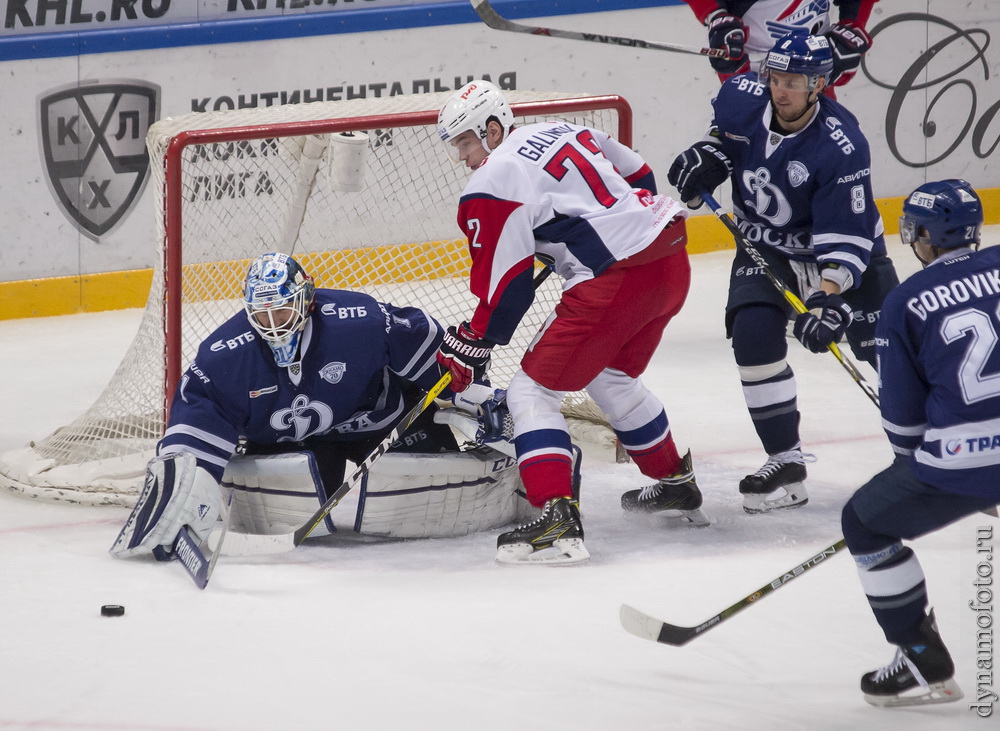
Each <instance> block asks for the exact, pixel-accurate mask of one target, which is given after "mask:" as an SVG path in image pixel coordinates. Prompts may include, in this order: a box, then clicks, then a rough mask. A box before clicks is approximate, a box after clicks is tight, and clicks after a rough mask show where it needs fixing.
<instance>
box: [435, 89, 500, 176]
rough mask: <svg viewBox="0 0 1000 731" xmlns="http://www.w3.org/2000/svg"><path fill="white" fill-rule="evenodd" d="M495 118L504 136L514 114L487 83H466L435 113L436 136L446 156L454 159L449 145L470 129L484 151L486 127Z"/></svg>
mask: <svg viewBox="0 0 1000 731" xmlns="http://www.w3.org/2000/svg"><path fill="white" fill-rule="evenodd" d="M490 119H496V120H497V122H499V123H500V126H501V127H503V131H504V134H507V133H508V132H510V130H511V128H512V127H513V126H514V113H513V112H512V111H511V109H510V105H509V104H508V103H507V99H506V98H504V95H503V92H501V91H500V89H499V88H497V87H496V85H495V84H492V83H491V82H489V81H484V80H482V79H479V80H476V81H470V82H469V83H468V84H466V85H465V86H463V87H462V88H461V89H459V90H458V91H456V92H455V93H454V94H452V95H451V96H450V97H449V98H448V101H447V102H445V105H444V106H443V107H441V111H440V112H439V113H438V137H440V138H441V141H442V142H444V143H445V146H446V147H447V149H448V154H449V155H451V157H452V159H454V160H457V159H458V157H457V152H456V150H455V146H454V145H452V144H451V142H452V141H453V140H454V139H455V138H456V137H458V136H459V135H460V134H462V133H463V132H468V131H469V130H472V131H473V132H475V133H476V136H477V137H478V138H479V140H480V142H482V145H483V148H484V149H485V150H486V152H490V148H489V146H488V145H487V144H486V132H487V128H486V125H487V123H488V122H489V121H490Z"/></svg>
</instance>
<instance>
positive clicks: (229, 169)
mask: <svg viewBox="0 0 1000 731" xmlns="http://www.w3.org/2000/svg"><path fill="white" fill-rule="evenodd" d="M447 96H448V93H439V94H422V95H414V96H397V97H390V98H385V99H356V100H350V101H344V102H326V103H314V104H302V105H289V106H284V107H272V108H266V109H248V110H238V111H233V112H213V113H200V114H189V115H184V116H181V117H176V118H168V119H164V120H161V121H160V122H158V123H156V124H155V125H154V126H153V127H152V128H151V129H150V131H149V134H148V136H147V147H148V150H149V153H150V160H151V170H152V172H151V175H152V179H151V183H150V185H151V187H152V189H153V191H154V192H155V201H156V203H155V205H156V211H155V216H156V222H157V228H156V237H157V246H158V247H159V252H160V255H159V256H158V257H157V263H156V266H155V267H154V272H153V279H152V286H151V290H150V295H149V300H148V302H147V305H146V309H145V312H144V315H143V317H142V321H141V324H140V327H139V330H138V332H137V334H136V336H135V338H134V340H133V342H132V344H131V345H130V347H129V349H128V351H127V353H126V355H125V357H124V358H123V360H122V362H121V364H120V365H119V367H118V368H117V370H116V371H115V373H114V375H113V376H112V378H111V380H110V381H109V383H108V385H107V386H106V388H105V389H104V391H103V392H102V394H101V395H100V396H99V397H98V399H97V400H96V401H95V403H94V404H93V406H92V407H91V408H90V409H88V410H87V412H86V413H84V414H83V415H82V416H81V417H79V418H78V419H77V420H76V421H74V422H73V423H72V424H69V425H67V426H65V427H62V428H61V429H59V430H57V431H56V432H54V433H53V434H51V435H49V436H48V437H46V438H44V439H42V440H41V441H39V442H38V443H36V444H33V445H31V446H29V447H28V448H25V449H22V450H15V451H14V452H12V453H8V454H6V455H3V456H0V483H3V484H5V485H6V486H7V487H9V488H11V489H13V490H15V491H20V492H24V493H29V494H32V495H36V496H41V497H46V498H50V499H64V500H71V501H76V502H103V503H120V504H128V503H129V502H130V498H132V496H134V494H135V492H136V488H137V481H138V478H139V477H141V475H142V472H143V469H144V466H145V463H146V461H147V460H148V458H149V457H150V456H151V455H152V453H153V449H154V447H155V443H156V441H157V440H158V439H159V437H160V436H161V435H162V432H163V428H164V414H165V410H164V406H165V402H166V400H165V393H168V392H170V391H169V390H166V389H169V388H170V387H171V385H172V384H174V383H176V378H177V376H178V375H179V373H178V371H179V369H180V368H182V367H185V366H186V365H187V363H189V362H190V360H191V359H192V358H193V357H194V355H195V353H196V351H197V348H198V346H199V344H200V343H201V342H202V341H203V340H204V339H205V338H207V337H208V336H209V335H210V334H211V333H212V332H213V330H214V329H215V328H217V327H218V326H219V325H220V324H221V323H222V322H224V321H225V320H226V319H227V318H228V317H230V316H231V315H232V314H233V313H235V312H238V311H239V309H240V306H241V305H240V300H239V291H240V285H241V283H242V279H243V277H244V275H245V273H246V270H247V267H248V266H249V263H250V261H251V260H252V259H253V258H254V257H256V256H257V255H259V254H261V253H264V252H267V251H284V252H286V253H291V254H292V255H293V256H295V257H296V259H297V260H299V261H300V263H301V264H302V265H303V267H304V268H305V269H306V271H307V272H309V273H310V274H311V275H312V276H313V277H314V278H315V280H316V283H317V286H319V287H333V288H345V289H355V290H360V291H364V292H367V293H368V294H370V295H372V296H373V297H375V298H376V299H378V300H381V301H384V302H390V303H393V304H409V305H416V306H419V307H421V308H423V309H425V310H426V311H428V312H429V313H430V314H432V315H433V316H434V317H436V318H437V319H438V320H439V321H441V322H442V323H444V324H446V325H448V324H457V323H458V322H459V321H461V320H463V319H467V318H468V317H469V316H470V315H471V313H472V311H473V310H474V308H475V305H476V301H475V299H474V298H473V297H472V296H471V295H470V294H469V287H468V279H467V276H468V270H469V259H468V254H467V250H466V242H465V240H464V239H459V238H457V235H458V233H459V231H458V227H457V224H456V223H455V212H456V207H457V201H458V198H459V195H460V193H461V191H462V189H463V187H464V185H465V183H466V181H467V180H468V175H469V173H468V171H467V170H466V169H465V168H464V166H460V165H457V164H455V163H453V162H452V161H451V160H450V159H449V158H448V155H447V153H446V150H445V147H444V145H443V144H442V143H441V142H440V141H439V140H438V138H437V135H436V126H435V122H436V114H437V109H438V108H439V107H440V106H441V105H442V104H443V103H444V101H445V99H446V98H447ZM508 98H509V100H510V101H511V103H512V106H513V108H514V112H515V115H516V116H517V117H518V124H526V123H530V122H532V121H538V120H540V119H565V120H568V121H572V122H575V123H578V124H584V125H587V126H589V127H594V128H597V129H603V130H606V131H608V132H609V133H611V134H613V135H615V136H620V135H621V134H623V133H626V132H628V133H630V130H627V129H625V128H623V127H621V126H620V125H621V124H622V123H623V120H622V119H621V114H620V112H619V110H618V109H617V108H615V106H614V104H612V103H610V102H609V101H608V100H609V99H617V98H614V97H597V98H590V97H582V96H574V95H567V94H565V93H538V92H517V91H515V92H509V93H508ZM526 105H530V106H526ZM525 110H527V111H532V112H534V113H535V114H533V115H530V116H525V115H524V111H525ZM627 121H628V120H624V122H625V123H627ZM178 265H180V268H179V269H178V268H177V267H178ZM559 295H560V284H559V283H558V281H557V279H556V278H554V277H552V278H549V280H548V281H546V282H545V283H544V284H543V285H542V287H541V288H540V289H539V291H538V293H537V295H536V300H535V303H534V305H533V306H532V308H531V310H530V311H529V312H528V314H527V315H526V316H525V319H524V320H523V321H522V323H521V325H520V327H519V328H518V332H517V334H516V336H515V338H514V339H513V340H512V341H511V343H510V344H509V345H507V346H503V347H500V348H497V349H496V351H495V355H494V359H493V365H492V368H491V372H490V376H491V378H492V380H493V382H494V384H495V385H497V386H500V387H504V386H506V384H507V383H508V382H509V380H510V378H511V376H512V375H513V374H514V372H515V371H516V369H517V364H518V361H519V359H520V355H521V354H522V353H523V352H524V350H525V348H526V347H527V345H528V344H529V342H530V340H531V338H532V337H533V336H534V334H535V333H536V332H537V330H538V328H539V327H540V326H541V324H542V323H543V322H544V320H545V318H546V317H547V316H548V315H549V313H550V312H551V311H552V308H553V306H554V304H555V302H556V301H557V300H558V298H559ZM172 308H173V310H174V311H175V312H176V313H177V317H176V319H171V316H170V314H169V313H170V312H171V309H172ZM165 384H166V385H165ZM565 411H566V412H567V413H568V415H570V416H574V415H575V416H580V417H582V418H584V419H589V420H591V421H600V419H601V417H600V413H599V411H597V409H596V408H595V407H594V406H593V405H592V403H588V402H587V400H586V398H584V397H583V396H582V395H581V394H573V395H571V396H570V397H568V399H567V407H566V409H565ZM590 436H591V437H592V436H593V435H592V434H591V435H590ZM132 499H134V498H132Z"/></svg>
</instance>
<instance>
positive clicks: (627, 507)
mask: <svg viewBox="0 0 1000 731" xmlns="http://www.w3.org/2000/svg"><path fill="white" fill-rule="evenodd" d="M701 503H702V498H701V491H700V490H699V489H698V484H697V482H695V477H694V470H693V469H692V467H691V452H690V450H689V451H688V453H687V454H685V455H684V459H682V460H681V463H680V465H679V466H678V468H677V471H676V472H675V473H674V474H672V475H669V476H668V477H664V478H662V479H661V480H660V481H659V482H656V483H654V484H652V485H647V486H646V487H644V488H642V489H641V490H630V491H628V492H626V493H625V494H623V495H622V510H624V511H625V512H626V513H633V514H635V513H641V514H646V515H659V516H663V517H666V518H678V519H680V520H681V521H682V522H684V523H688V524H690V525H694V526H705V525H708V524H709V522H710V521H709V519H708V516H706V515H705V513H704V511H702V509H701Z"/></svg>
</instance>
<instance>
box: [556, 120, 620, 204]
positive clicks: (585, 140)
mask: <svg viewBox="0 0 1000 731" xmlns="http://www.w3.org/2000/svg"><path fill="white" fill-rule="evenodd" d="M576 139H577V142H579V143H580V144H581V145H582V146H583V147H584V148H585V149H586V150H587V151H588V152H590V153H591V154H593V155H601V156H602V157H603V156H604V153H603V152H601V148H600V147H598V145H597V142H596V141H595V140H594V135H593V134H592V133H591V131H590V130H583V131H582V132H580V133H579V134H577V136H576ZM567 161H568V162H570V163H572V164H573V167H575V168H576V169H577V171H579V173H580V175H582V176H583V179H584V181H585V182H586V183H587V187H588V188H590V192H591V193H593V194H594V198H595V199H597V202H598V203H600V204H601V205H602V206H604V207H605V208H611V206H613V205H614V204H615V203H616V202H617V200H616V199H615V197H614V196H613V195H611V191H609V190H608V188H607V186H606V185H605V184H604V180H603V179H602V178H601V174H600V173H599V172H598V171H597V168H595V167H594V166H593V164H591V162H590V160H588V159H587V158H586V156H585V155H584V154H583V153H582V152H580V150H578V149H577V148H576V147H575V146H574V145H573V144H572V143H570V142H567V143H566V144H565V145H563V146H562V147H560V148H559V149H558V150H556V151H555V153H554V154H553V155H552V157H551V158H550V159H549V161H548V162H547V163H545V167H544V168H543V169H544V170H545V172H547V173H548V174H549V175H551V176H552V177H553V178H555V179H556V180H562V179H563V177H565V175H566V173H568V172H569V168H568V167H567V166H566V162H567Z"/></svg>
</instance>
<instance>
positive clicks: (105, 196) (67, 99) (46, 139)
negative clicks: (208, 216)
mask: <svg viewBox="0 0 1000 731" xmlns="http://www.w3.org/2000/svg"><path fill="white" fill-rule="evenodd" d="M159 106H160V87H159V86H157V85H156V84H150V83H148V82H146V81H139V80H135V79H113V80H108V81H82V82H80V83H79V84H70V85H68V86H63V87H60V88H58V89H54V90H52V91H50V92H48V93H45V94H43V95H41V96H40V97H39V98H38V124H39V129H40V133H41V134H40V135H39V137H40V139H41V145H42V160H43V161H44V163H45V171H46V173H47V174H48V182H49V187H50V189H51V190H52V194H53V195H54V196H55V199H56V201H57V202H58V203H59V207H60V208H61V209H62V211H63V213H64V214H66V216H67V218H69V219H70V221H72V222H73V224H74V225H75V226H76V227H77V228H78V229H79V230H80V231H81V232H83V233H84V235H86V236H87V237H89V238H91V239H93V240H95V241H100V238H101V237H102V236H104V235H105V234H107V233H108V232H110V231H111V230H112V229H114V228H115V226H117V225H118V224H119V223H121V221H122V220H123V218H124V217H125V214H126V213H128V211H129V210H130V209H131V207H132V205H133V204H134V203H135V201H136V200H137V199H138V198H139V194H140V193H141V192H142V189H143V187H144V186H145V184H146V179H147V177H148V175H147V174H148V172H149V156H148V155H147V153H146V131H147V130H148V129H149V126H150V125H151V124H152V123H153V122H155V121H156V118H157V114H158V113H159Z"/></svg>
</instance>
